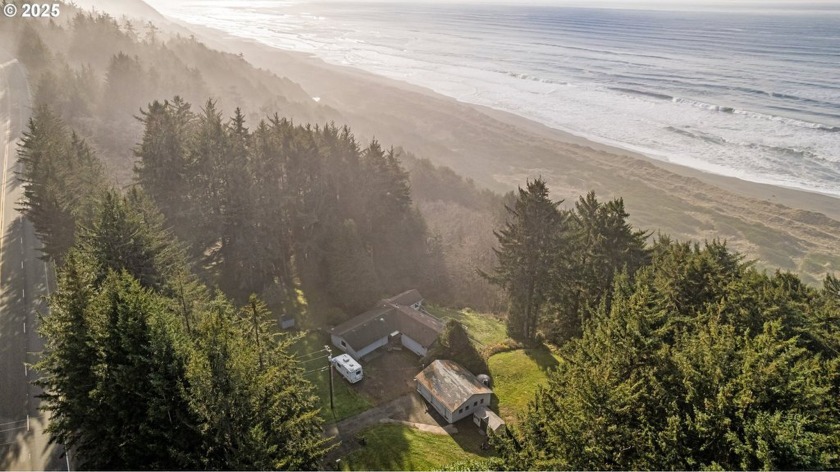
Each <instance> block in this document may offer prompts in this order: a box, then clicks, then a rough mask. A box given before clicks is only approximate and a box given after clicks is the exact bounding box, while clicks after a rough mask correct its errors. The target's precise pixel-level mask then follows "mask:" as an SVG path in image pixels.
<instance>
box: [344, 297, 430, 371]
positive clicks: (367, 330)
mask: <svg viewBox="0 0 840 472" xmlns="http://www.w3.org/2000/svg"><path fill="white" fill-rule="evenodd" d="M422 302H423V297H422V296H420V293H419V292H418V291H417V290H409V291H406V292H403V293H401V294H399V295H397V296H395V297H392V298H388V299H385V300H380V301H379V303H378V304H377V306H376V307H374V308H373V309H371V310H368V311H366V312H364V313H362V314H360V315H358V316H356V317H354V318H351V319H349V320H347V321H345V322H344V323H342V324H340V325H338V326H336V327H335V328H333V329H332V330H330V337H331V339H332V343H333V344H334V345H335V346H336V347H337V348H339V349H341V350H342V351H344V352H346V353H347V354H350V355H351V356H353V357H354V358H355V359H357V360H361V359H362V358H363V357H364V356H366V355H367V354H369V353H371V352H373V351H374V350H376V349H378V348H380V347H382V346H385V345H387V344H389V343H391V342H397V341H399V343H400V344H402V345H403V346H405V347H406V348H407V349H409V350H410V351H411V352H413V353H415V354H417V355H418V356H421V357H422V356H425V355H426V353H427V352H428V351H429V348H430V347H431V346H432V345H433V344H434V343H435V341H436V340H437V338H438V335H440V333H441V332H442V331H443V323H442V322H441V321H440V320H439V319H437V318H435V317H434V316H432V315H430V314H428V313H426V312H424V311H420V306H421V304H422Z"/></svg>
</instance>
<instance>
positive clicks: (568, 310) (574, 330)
mask: <svg viewBox="0 0 840 472" xmlns="http://www.w3.org/2000/svg"><path fill="white" fill-rule="evenodd" d="M628 216H629V215H628V214H627V212H626V211H625V210H624V201H623V200H622V199H620V198H618V199H615V200H611V201H609V202H607V203H601V202H599V201H598V199H597V198H596V197H595V193H594V192H589V193H588V194H587V195H586V196H585V197H581V198H580V199H579V200H578V202H577V203H576V204H575V209H574V211H573V212H572V213H571V221H570V223H571V225H570V226H571V232H572V247H571V248H570V249H571V250H570V253H569V257H568V261H569V264H570V267H569V270H570V271H571V273H572V274H573V276H572V277H570V278H568V279H567V280H564V281H563V283H562V284H561V285H560V286H558V287H556V288H555V291H554V292H555V295H554V300H553V301H554V303H553V309H552V311H553V313H554V314H555V316H556V318H555V319H554V320H551V321H550V322H549V323H548V326H547V328H548V329H547V331H549V332H552V333H553V336H552V337H553V339H554V340H555V342H558V343H560V342H562V341H563V340H565V339H568V338H570V337H576V336H579V335H580V332H581V328H582V326H583V324H584V323H585V322H586V320H587V317H588V313H589V312H590V311H591V310H594V309H597V308H598V305H599V304H600V303H601V302H602V301H604V302H606V303H607V306H608V307H609V303H610V296H611V288H612V284H613V279H614V278H615V276H616V275H617V274H618V273H620V272H622V271H626V272H627V273H628V274H629V275H631V276H632V275H633V274H634V273H635V272H636V270H638V269H639V268H641V267H642V266H644V265H646V264H647V263H648V259H649V257H648V251H647V249H646V248H645V239H646V238H647V236H648V234H647V233H646V232H644V231H636V230H633V228H632V227H631V226H630V224H629V223H627V217H628Z"/></svg>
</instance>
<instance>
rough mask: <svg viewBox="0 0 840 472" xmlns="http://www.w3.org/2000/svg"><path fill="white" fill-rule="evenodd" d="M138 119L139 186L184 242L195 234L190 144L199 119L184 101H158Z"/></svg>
mask: <svg viewBox="0 0 840 472" xmlns="http://www.w3.org/2000/svg"><path fill="white" fill-rule="evenodd" d="M140 115H141V116H140V117H138V118H137V119H138V120H139V121H140V122H141V123H142V124H143V127H144V130H143V138H142V140H141V142H140V143H139V144H138V145H137V147H136V148H135V150H134V154H135V156H137V158H138V162H137V164H136V166H135V169H134V171H135V174H136V177H137V182H138V183H139V184H140V185H141V186H142V187H143V190H144V191H145V192H146V194H147V195H149V197H150V198H151V199H152V201H154V202H155V204H156V205H157V206H158V208H160V210H161V212H162V213H163V215H164V216H165V217H166V221H167V223H168V225H169V226H171V227H172V228H173V231H174V232H175V234H176V235H178V236H179V237H180V238H181V239H182V240H184V241H188V240H189V239H188V238H187V236H189V235H190V234H191V233H192V230H193V228H192V225H191V221H192V216H191V213H192V210H191V207H190V201H189V191H190V189H189V169H188V164H189V162H188V156H187V152H188V144H189V142H190V137H191V135H192V130H193V125H194V122H195V116H194V114H193V113H192V112H191V111H190V105H189V104H188V103H185V102H184V101H183V100H182V99H181V98H180V97H177V96H176V97H175V98H174V99H173V100H172V101H171V102H169V101H164V102H163V103H161V102H159V101H154V102H152V103H150V104H149V106H148V107H147V109H146V110H141V111H140Z"/></svg>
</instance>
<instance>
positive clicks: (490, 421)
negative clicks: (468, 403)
mask: <svg viewBox="0 0 840 472" xmlns="http://www.w3.org/2000/svg"><path fill="white" fill-rule="evenodd" d="M475 415H476V416H478V417H479V418H481V419H487V428H489V429H490V430H491V431H493V432H496V431H498V430H499V428H501V427H503V426H504V425H505V420H503V419H502V418H501V417H500V416H499V415H497V414H496V413H495V412H494V411H493V410H491V409H490V408H487V407H486V406H481V407H479V408H478V410H477V411H476V412H475Z"/></svg>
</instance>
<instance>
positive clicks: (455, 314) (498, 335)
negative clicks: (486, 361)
mask: <svg viewBox="0 0 840 472" xmlns="http://www.w3.org/2000/svg"><path fill="white" fill-rule="evenodd" d="M426 309H427V310H429V313H431V314H433V315H435V316H437V317H438V318H440V319H441V320H443V321H444V322H446V321H447V320H451V319H452V320H458V321H460V322H461V324H462V325H464V328H466V330H467V333H469V335H470V338H472V340H473V341H474V342H476V343H477V346H476V348H477V349H478V350H479V351H481V350H482V349H483V348H485V347H486V346H492V345H494V344H499V343H501V342H503V341H505V340H506V339H507V337H508V336H507V331H506V329H505V324H504V322H502V321H501V320H500V319H499V318H497V317H495V316H493V315H486V314H482V313H477V312H475V311H472V310H470V309H469V308H464V309H463V310H454V309H452V308H443V307H438V306H434V305H431V306H427V307H426Z"/></svg>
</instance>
